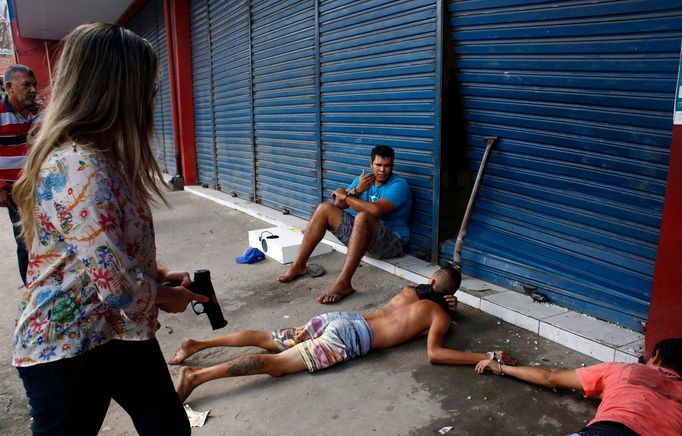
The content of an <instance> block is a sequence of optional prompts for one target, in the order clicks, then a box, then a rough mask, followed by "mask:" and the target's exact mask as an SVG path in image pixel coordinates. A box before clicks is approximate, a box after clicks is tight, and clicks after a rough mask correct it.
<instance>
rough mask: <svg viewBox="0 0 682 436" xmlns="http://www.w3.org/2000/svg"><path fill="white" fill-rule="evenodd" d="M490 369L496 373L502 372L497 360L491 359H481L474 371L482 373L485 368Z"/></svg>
mask: <svg viewBox="0 0 682 436" xmlns="http://www.w3.org/2000/svg"><path fill="white" fill-rule="evenodd" d="M486 369H487V370H490V371H492V372H493V373H494V374H496V375H501V374H502V365H500V363H499V362H495V361H494V360H493V359H485V360H481V361H480V362H478V363H477V364H476V369H475V371H476V373H477V374H483V373H484V372H485V370H486Z"/></svg>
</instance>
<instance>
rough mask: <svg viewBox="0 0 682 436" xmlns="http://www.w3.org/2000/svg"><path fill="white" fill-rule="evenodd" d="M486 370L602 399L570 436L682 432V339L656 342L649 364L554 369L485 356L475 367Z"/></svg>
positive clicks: (661, 435) (621, 435) (659, 434)
mask: <svg viewBox="0 0 682 436" xmlns="http://www.w3.org/2000/svg"><path fill="white" fill-rule="evenodd" d="M486 370H490V371H492V372H493V373H495V374H497V375H508V376H511V377H515V378H518V379H521V380H525V381H527V382H530V383H533V384H537V385H541V386H546V387H551V388H565V389H571V388H572V389H581V390H582V391H583V393H584V395H585V396H586V397H595V398H600V399H601V403H600V404H599V407H598V409H597V415H596V416H595V417H594V419H593V420H592V421H590V423H589V424H588V425H587V427H585V428H583V429H582V430H580V431H578V432H577V433H573V435H571V436H574V435H581V436H625V435H627V436H630V435H638V434H639V435H656V436H665V435H671V436H673V435H674V436H679V435H682V377H680V374H682V338H671V339H665V340H662V341H660V342H659V343H657V344H656V346H655V347H654V351H653V353H652V355H651V356H650V357H649V358H648V359H646V361H645V363H621V362H608V363H601V364H598V365H594V366H590V367H586V368H578V369H555V368H552V369H550V368H543V367H530V366H516V367H512V366H506V365H505V364H504V362H497V361H494V360H491V359H486V360H481V361H480V362H479V363H478V364H477V365H476V372H477V373H479V374H482V373H483V372H485V371H486Z"/></svg>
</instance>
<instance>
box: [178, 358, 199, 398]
mask: <svg viewBox="0 0 682 436" xmlns="http://www.w3.org/2000/svg"><path fill="white" fill-rule="evenodd" d="M200 370H201V368H190V367H188V366H183V367H182V368H180V379H179V380H178V383H177V385H176V386H175V392H177V393H178V396H179V397H180V402H181V403H184V402H185V400H186V399H187V397H189V394H191V393H192V391H193V390H194V388H196V387H197V384H196V381H195V380H194V379H195V374H196V372H197V371H200Z"/></svg>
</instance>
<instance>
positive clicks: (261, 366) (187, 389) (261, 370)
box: [175, 349, 307, 401]
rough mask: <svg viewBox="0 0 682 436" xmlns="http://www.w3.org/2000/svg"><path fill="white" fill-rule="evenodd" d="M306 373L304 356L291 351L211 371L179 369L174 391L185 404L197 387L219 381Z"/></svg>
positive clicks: (250, 358)
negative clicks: (244, 377)
mask: <svg viewBox="0 0 682 436" xmlns="http://www.w3.org/2000/svg"><path fill="white" fill-rule="evenodd" d="M306 369H307V367H306V366H305V363H304V362H303V359H302V358H301V355H300V354H299V352H298V350H295V349H288V350H286V351H284V352H282V353H280V354H255V355H249V356H241V357H238V358H236V359H234V360H231V361H229V362H226V363H221V364H220V365H216V366H211V367H210V368H189V367H186V366H184V367H182V368H180V380H179V381H178V384H177V385H176V387H175V390H176V391H177V392H178V395H179V396H180V401H185V399H186V398H187V397H188V396H189V394H191V393H192V391H193V390H194V389H196V388H197V387H198V386H200V385H202V384H204V383H206V382H207V381H211V380H215V379H218V378H224V377H238V376H243V375H255V374H269V375H271V376H273V377H280V376H283V375H286V374H292V373H295V372H301V371H304V370H306Z"/></svg>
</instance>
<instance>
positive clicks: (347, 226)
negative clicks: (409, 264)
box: [332, 210, 403, 259]
mask: <svg viewBox="0 0 682 436" xmlns="http://www.w3.org/2000/svg"><path fill="white" fill-rule="evenodd" d="M354 223H355V216H353V215H351V214H349V213H348V212H346V211H345V210H344V211H343V216H342V217H341V224H339V228H338V229H336V230H335V231H333V232H332V233H333V234H334V236H336V237H337V238H338V239H339V241H341V243H343V245H345V246H348V241H349V240H350V234H351V232H352V231H353V224H354ZM367 254H369V255H370V256H371V257H373V258H375V259H387V258H389V257H398V256H402V255H403V244H402V243H401V242H400V239H398V236H397V235H396V234H395V233H393V230H391V229H390V228H389V227H388V226H387V225H386V223H384V222H383V221H382V220H379V227H377V231H376V232H374V234H373V235H372V240H371V241H370V243H369V248H367Z"/></svg>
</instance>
